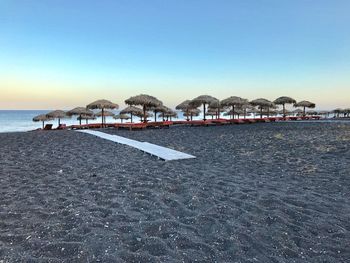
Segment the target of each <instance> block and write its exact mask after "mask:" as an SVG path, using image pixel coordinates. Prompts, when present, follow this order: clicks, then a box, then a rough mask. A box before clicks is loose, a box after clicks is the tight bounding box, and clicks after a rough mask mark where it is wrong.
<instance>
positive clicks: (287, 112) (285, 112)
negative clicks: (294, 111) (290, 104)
mask: <svg viewBox="0 0 350 263" xmlns="http://www.w3.org/2000/svg"><path fill="white" fill-rule="evenodd" d="M276 113H277V114H282V115H283V117H286V116H287V115H290V113H291V111H289V110H286V109H284V110H278V111H277V112H276Z"/></svg>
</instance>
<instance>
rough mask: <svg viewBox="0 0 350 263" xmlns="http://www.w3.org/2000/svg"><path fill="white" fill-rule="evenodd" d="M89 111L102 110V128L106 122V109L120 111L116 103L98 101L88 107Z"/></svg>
mask: <svg viewBox="0 0 350 263" xmlns="http://www.w3.org/2000/svg"><path fill="white" fill-rule="evenodd" d="M86 108H87V109H90V110H95V109H100V110H101V116H102V127H103V126H104V121H105V114H104V111H105V109H110V110H113V109H118V108H119V105H118V104H116V103H113V102H111V101H109V100H96V101H94V102H91V103H90V104H88V105H87V106H86Z"/></svg>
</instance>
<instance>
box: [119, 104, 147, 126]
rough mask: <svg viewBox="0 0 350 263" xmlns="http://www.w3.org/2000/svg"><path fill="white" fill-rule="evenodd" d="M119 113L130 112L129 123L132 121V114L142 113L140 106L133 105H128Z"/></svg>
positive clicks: (138, 114)
mask: <svg viewBox="0 0 350 263" xmlns="http://www.w3.org/2000/svg"><path fill="white" fill-rule="evenodd" d="M120 114H130V117H131V123H132V117H133V115H136V116H140V115H142V110H141V109H140V108H137V107H135V106H128V107H126V108H125V109H123V110H121V111H120Z"/></svg>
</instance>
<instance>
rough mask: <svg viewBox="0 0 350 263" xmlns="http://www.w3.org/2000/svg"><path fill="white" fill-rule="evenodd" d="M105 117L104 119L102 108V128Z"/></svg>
mask: <svg viewBox="0 0 350 263" xmlns="http://www.w3.org/2000/svg"><path fill="white" fill-rule="evenodd" d="M103 119H104V109H103V108H102V128H103Z"/></svg>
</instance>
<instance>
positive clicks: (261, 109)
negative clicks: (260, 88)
mask: <svg viewBox="0 0 350 263" xmlns="http://www.w3.org/2000/svg"><path fill="white" fill-rule="evenodd" d="M262 110H263V109H262V107H260V118H261V119H262Z"/></svg>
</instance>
